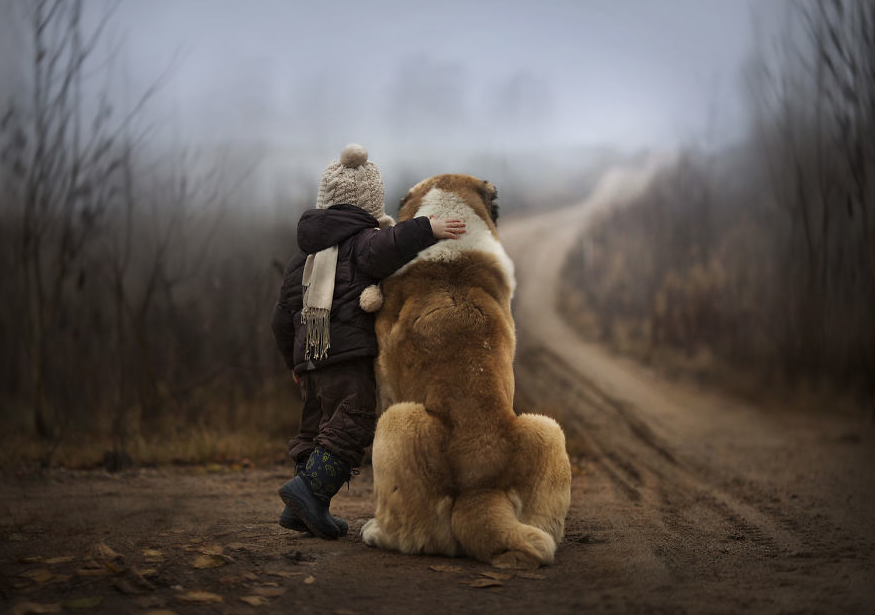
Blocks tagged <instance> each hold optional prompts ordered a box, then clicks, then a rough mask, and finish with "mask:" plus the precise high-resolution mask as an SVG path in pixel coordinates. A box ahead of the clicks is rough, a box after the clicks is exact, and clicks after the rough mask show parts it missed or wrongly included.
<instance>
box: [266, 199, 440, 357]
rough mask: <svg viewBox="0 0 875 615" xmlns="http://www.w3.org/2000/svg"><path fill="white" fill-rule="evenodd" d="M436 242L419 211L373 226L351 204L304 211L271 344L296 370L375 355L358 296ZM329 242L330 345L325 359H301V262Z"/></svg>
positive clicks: (368, 317) (369, 319) (369, 320)
mask: <svg viewBox="0 0 875 615" xmlns="http://www.w3.org/2000/svg"><path fill="white" fill-rule="evenodd" d="M436 241H437V240H436V239H435V237H434V234H433V233H432V231H431V223H430V222H429V220H428V218H426V217H424V216H423V217H419V218H414V219H413V220H406V221H404V222H399V223H398V224H397V225H395V226H393V227H389V228H385V229H382V230H379V229H378V228H377V220H376V219H375V218H374V217H373V216H371V215H370V214H368V213H367V212H365V211H364V210H363V209H361V208H359V207H355V206H353V205H335V206H333V207H329V208H328V209H311V210H308V211H306V212H305V213H304V215H303V216H301V220H300V222H298V246H299V247H300V248H301V251H300V252H298V253H297V254H296V255H295V256H294V257H292V260H290V261H289V264H288V265H287V266H286V270H285V273H284V274H283V285H282V289H281V290H280V297H279V301H277V304H276V308H275V309H274V315H273V322H272V327H273V333H274V337H275V338H276V342H277V346H278V347H279V349H280V352H281V353H282V355H283V359H284V360H285V362H286V365H287V366H288V367H289V369H294V370H295V372H296V373H299V374H300V373H303V372H305V371H307V370H308V369H315V368H318V367H322V366H324V365H328V364H331V363H337V362H339V361H346V360H348V359H353V358H356V357H363V356H376V355H377V337H376V334H375V333H374V315H373V314H369V313H367V312H365V311H364V310H362V309H361V307H360V306H359V295H360V294H361V292H362V290H363V289H364V288H365V287H367V286H369V285H371V284H375V283H377V282H379V281H380V280H382V279H383V278H386V277H388V276H390V275H392V274H393V273H394V272H395V271H396V270H398V269H399V268H401V267H402V266H403V265H404V264H405V263H407V262H409V261H410V260H412V259H413V257H415V256H416V255H417V254H418V253H419V251H420V250H423V249H425V248H427V247H429V246H430V245H432V244H434V243H435V242H436ZM334 245H336V246H338V251H337V271H336V273H335V277H334V298H333V300H332V304H331V316H330V327H331V329H330V330H331V347H330V349H329V350H328V356H327V357H326V358H325V359H322V360H319V361H316V360H313V361H305V360H304V345H305V341H306V335H307V331H306V329H307V326H306V325H305V324H302V323H301V310H302V309H303V307H304V292H303V291H304V289H303V286H302V279H303V275H304V263H305V262H306V260H307V255H308V254H315V253H316V252H319V251H320V250H324V249H325V248H329V247H331V246H334Z"/></svg>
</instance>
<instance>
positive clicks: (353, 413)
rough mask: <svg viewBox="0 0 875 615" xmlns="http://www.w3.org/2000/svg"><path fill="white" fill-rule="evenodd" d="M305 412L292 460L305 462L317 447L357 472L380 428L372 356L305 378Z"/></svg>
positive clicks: (291, 448) (291, 444)
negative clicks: (356, 469)
mask: <svg viewBox="0 0 875 615" xmlns="http://www.w3.org/2000/svg"><path fill="white" fill-rule="evenodd" d="M301 391H302V392H303V394H304V408H303V410H302V411H301V428H300V433H298V436H297V437H296V438H295V439H294V440H292V441H291V442H289V455H291V457H292V459H294V460H295V461H296V462H298V461H304V460H306V459H307V457H309V455H310V453H312V452H313V449H314V448H315V447H316V445H319V446H321V447H323V448H326V449H328V450H329V451H331V452H332V453H334V454H335V455H337V456H338V457H340V458H341V459H343V460H344V461H345V462H347V463H348V464H350V465H351V466H353V467H356V466H358V465H359V464H360V463H361V462H362V459H363V458H364V455H365V447H367V446H370V445H371V443H372V442H373V441H374V429H375V427H376V424H377V386H376V381H375V380H374V359H373V357H362V358H360V359H351V360H349V361H343V362H341V363H335V364H332V365H326V366H325V367H320V368H319V369H315V370H313V371H310V372H306V373H305V374H303V375H302V376H301Z"/></svg>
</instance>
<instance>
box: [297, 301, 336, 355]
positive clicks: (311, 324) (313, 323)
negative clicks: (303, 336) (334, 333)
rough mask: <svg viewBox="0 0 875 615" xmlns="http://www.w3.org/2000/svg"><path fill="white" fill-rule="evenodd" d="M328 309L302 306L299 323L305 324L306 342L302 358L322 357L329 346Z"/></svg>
mask: <svg viewBox="0 0 875 615" xmlns="http://www.w3.org/2000/svg"><path fill="white" fill-rule="evenodd" d="M330 314H331V310H330V309H327V310H326V309H323V308H312V307H308V308H304V310H303V311H302V312H301V323H303V324H306V325H307V343H306V345H305V347H304V360H305V361H309V360H311V359H315V360H317V361H319V360H321V359H324V358H325V356H326V355H327V354H328V349H329V348H330V347H331V332H330V327H329V321H328V316H329V315H330Z"/></svg>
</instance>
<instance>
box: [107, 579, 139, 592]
mask: <svg viewBox="0 0 875 615" xmlns="http://www.w3.org/2000/svg"><path fill="white" fill-rule="evenodd" d="M112 586H113V587H115V588H116V590H118V591H119V592H120V593H122V594H124V595H126V596H131V595H134V594H142V593H143V590H142V589H140V588H139V587H134V584H133V583H131V582H130V581H128V580H127V579H115V580H113V582H112Z"/></svg>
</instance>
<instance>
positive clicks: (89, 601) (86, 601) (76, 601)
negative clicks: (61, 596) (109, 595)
mask: <svg viewBox="0 0 875 615" xmlns="http://www.w3.org/2000/svg"><path fill="white" fill-rule="evenodd" d="M101 602H103V597H102V596H88V597H86V598H73V599H71V600H65V601H64V602H62V603H61V604H62V605H63V606H64V608H65V609H93V608H94V607H96V606H97V605H98V604H100V603H101Z"/></svg>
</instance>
